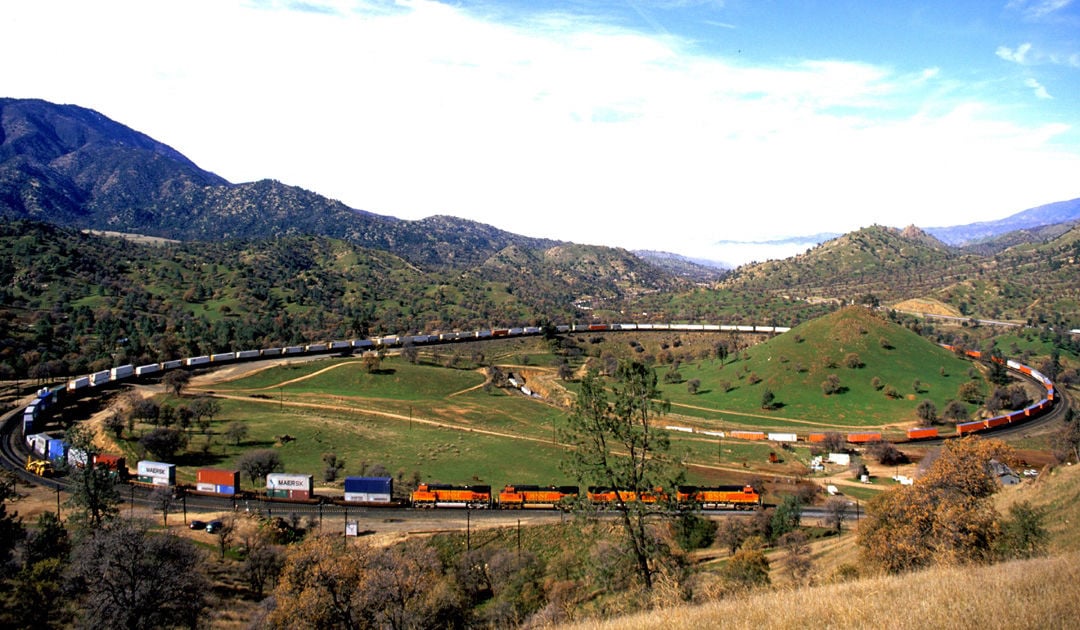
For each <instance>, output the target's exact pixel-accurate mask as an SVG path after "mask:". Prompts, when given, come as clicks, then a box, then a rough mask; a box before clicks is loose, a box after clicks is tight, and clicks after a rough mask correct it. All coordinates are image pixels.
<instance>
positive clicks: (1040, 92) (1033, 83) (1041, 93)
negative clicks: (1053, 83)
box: [1024, 79, 1054, 99]
mask: <svg viewBox="0 0 1080 630" xmlns="http://www.w3.org/2000/svg"><path fill="white" fill-rule="evenodd" d="M1024 85H1026V86H1028V87H1029V88H1031V89H1032V90H1034V92H1035V98H1040V99H1052V98H1054V97H1053V96H1050V93H1049V92H1047V91H1046V88H1045V87H1043V85H1042V84H1041V83H1039V82H1038V81H1037V80H1035V79H1028V80H1026V81H1024Z"/></svg>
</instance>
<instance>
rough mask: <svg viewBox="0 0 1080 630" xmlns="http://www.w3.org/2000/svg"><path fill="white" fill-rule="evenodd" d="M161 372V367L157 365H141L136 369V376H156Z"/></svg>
mask: <svg viewBox="0 0 1080 630" xmlns="http://www.w3.org/2000/svg"><path fill="white" fill-rule="evenodd" d="M160 371H161V366H160V365H158V364H157V363H150V364H148V365H140V366H139V367H137V368H135V374H136V375H137V376H146V375H147V374H154V373H156V372H160Z"/></svg>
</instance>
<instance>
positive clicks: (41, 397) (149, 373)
mask: <svg viewBox="0 0 1080 630" xmlns="http://www.w3.org/2000/svg"><path fill="white" fill-rule="evenodd" d="M633 330H647V331H653V330H659V331H665V330H666V331H683V332H692V331H701V332H724V331H731V332H742V333H766V334H779V333H783V332H787V331H788V328H786V327H777V326H746V325H712V324H629V323H615V324H575V325H560V326H557V327H556V331H557V332H558V333H563V334H565V333H584V332H612V331H633ZM543 333H544V331H543V329H541V328H540V327H537V326H523V327H513V328H496V329H485V330H476V331H469V332H450V333H440V334H429V335H402V336H399V335H391V336H383V337H373V338H370V339H354V340H333V341H326V342H320V343H312V344H307V345H295V346H282V347H275V348H266V349H262V350H240V351H236V352H223V353H214V354H208V355H202V356H197V357H188V358H184V359H175V360H170V361H163V362H160V363H151V364H147V365H139V366H134V365H122V366H118V367H114V368H112V369H109V370H101V371H98V372H95V373H93V374H89V375H86V376H80V377H76V378H73V379H71V380H69V381H67V382H66V383H63V384H60V385H57V386H54V387H51V388H44V389H41V390H39V391H38V392H37V394H36V396H35V397H34V399H33V400H32V401H31V403H30V404H29V405H27V407H26V409H25V410H24V412H23V415H22V423H21V429H22V435H23V437H24V440H25V442H26V444H27V445H28V447H29V449H30V451H31V452H32V453H33V454H35V455H37V456H40V457H45V458H47V459H50V460H53V461H55V460H57V459H59V458H61V457H63V456H64V455H68V451H67V445H66V444H64V443H63V442H62V440H58V439H55V438H51V437H50V436H48V435H47V434H44V433H40V430H41V428H42V425H44V424H45V422H46V421H47V420H48V418H49V416H50V415H51V414H52V412H53V411H54V410H55V409H57V408H58V407H59V404H60V403H61V402H62V401H64V400H65V399H77V398H79V397H81V396H85V395H88V394H89V393H91V392H93V391H95V390H99V389H101V388H104V387H106V386H111V385H115V384H118V383H123V382H129V381H137V380H141V379H148V378H156V377H160V376H161V375H162V374H163V373H165V372H167V371H169V370H175V369H191V368H199V367H204V366H205V367H214V366H217V365H222V364H229V363H234V362H240V361H253V360H258V359H282V358H290V357H297V356H305V355H329V354H347V353H352V352H356V351H360V352H365V351H369V350H381V349H387V348H401V347H404V346H408V345H414V346H415V345H424V344H443V343H455V342H462V341H469V340H485V339H497V338H505V337H519V336H535V335H541V334H543ZM943 347H945V348H946V349H948V350H951V351H955V352H958V350H957V348H955V347H953V346H949V345H944V344H943ZM964 354H966V356H968V357H969V358H971V359H974V360H982V359H983V357H982V353H980V352H978V351H970V350H969V351H964ZM994 360H997V361H1000V362H1003V363H1004V364H1005V366H1006V367H1007V369H1010V370H1012V371H1014V372H1017V373H1019V374H1022V375H1024V376H1026V377H1029V378H1032V379H1034V380H1035V381H1037V382H1039V383H1040V384H1042V386H1043V388H1044V390H1045V396H1043V397H1041V398H1040V399H1039V400H1038V401H1037V402H1035V403H1033V404H1032V405H1029V406H1028V407H1026V408H1024V409H1021V410H1019V411H1013V412H1010V413H1007V414H1004V415H1000V416H996V417H994V418H989V419H985V420H977V421H973V422H967V423H962V424H958V425H957V427H956V434H957V436H964V435H968V434H971V433H976V432H980V431H987V430H991V429H995V428H998V427H1001V426H1006V425H1010V424H1014V423H1017V422H1022V421H1025V420H1029V419H1031V418H1035V417H1037V416H1040V415H1042V414H1045V413H1046V412H1047V411H1049V410H1050V409H1051V408H1052V407H1053V404H1054V401H1055V388H1054V384H1053V382H1051V380H1050V379H1049V378H1047V377H1046V376H1045V375H1044V374H1042V373H1041V372H1039V371H1038V370H1035V369H1032V368H1030V367H1028V366H1026V365H1023V364H1021V363H1018V362H1016V361H1013V360H1008V361H1005V360H1003V359H997V358H995V359H994ZM522 390H523V391H525V390H524V388H523V387H522ZM666 428H667V429H668V430H672V431H679V432H686V433H696V434H700V435H704V436H709V437H730V438H733V439H743V440H769V441H772V442H778V443H785V442H797V441H805V442H810V443H815V442H823V441H825V434H824V433H810V434H807V435H805V436H799V435H797V434H794V433H766V432H764V431H748V430H735V431H730V432H728V433H727V434H725V433H724V432H722V431H711V430H702V429H698V428H693V427H680V426H668V427H666ZM5 430H7V429H5ZM35 432H38V433H35ZM937 437H941V436H939V434H938V430H937V428H934V427H925V428H924V427H918V428H912V429H908V431H907V439H908V440H909V441H913V440H922V439H933V438H937ZM883 439H884V438H883V436H882V434H881V433H877V432H854V433H848V434H847V435H846V440H847V442H849V443H852V444H866V443H871V442H877V441H882V440H883ZM69 457H70V455H69ZM77 458H78V454H76V459H77ZM84 463H85V462H84ZM142 464H143V462H140V466H141V465H142ZM114 468H115V464H114ZM119 468H123V466H122V465H121V466H120V467H119ZM119 468H117V470H119ZM166 468H167V467H166ZM143 472H144V471H142V470H141V468H140V469H139V474H138V475H136V476H135V479H134V481H135V482H136V483H148V484H150V485H160V484H175V479H173V480H172V481H171V482H169V481H165V482H163V481H162V480H161V477H160V476H157V477H155V476H153V475H149V474H143ZM165 474H166V475H167V474H168V473H165ZM144 477H145V478H146V479H140V478H144ZM308 478H309V479H310V476H309V477H308ZM199 483H200V485H203V490H206V489H207V488H208V487H209V485H210V484H211V483H212V482H210V481H200V482H199ZM213 485H215V486H224V487H226V488H228V487H230V485H229V483H215V484H213ZM231 487H234V488H236V487H238V481H236V482H234V483H233V484H232V486H231ZM422 488H423V490H421V489H418V490H417V492H414V493H413V495H414V496H413V497H411V503H412V504H413V505H416V506H418V507H428V506H431V507H439V506H440V504H444V505H446V506H450V505H455V506H456V505H464V506H467V507H474V506H480V505H483V504H485V503H486V504H488V505H498V506H500V507H506V508H510V509H514V508H522V509H525V508H533V507H539V506H541V505H544V506H547V505H555V504H558V503H560V502H561V501H562V500H563V498H564V497H561V496H559V493H562V494H568V492H567V491H566V489H565V488H564V489H563V490H559V489H557V488H555V489H553V488H547V489H542V488H539V487H535V486H507V489H504V492H502V493H499V494H498V495H492V493H491V490H490V487H489V488H487V490H486V493H487V498H486V499H485V498H484V496H483V494H484V492H482V491H478V490H476V489H474V490H473V492H476V493H478V494H479V495H480V496H468V495H466V494H462V495H457V494H454V493H456V492H458V491H459V490H461V488H458V487H455V486H448V487H443V486H441V485H438V484H429V485H427V486H422ZM466 488H467V487H466ZM293 490H295V489H290V488H281V489H279V492H277V493H271V494H269V495H268V496H269V498H272V499H278V500H282V499H284V500H288V499H298V500H300V499H302V497H300V494H295V495H294V494H291V492H293ZM574 490H575V492H574V494H575V495H576V488H575V489H574ZM196 491H197V492H198V491H200V490H199V488H198V487H197V488H196ZM307 492H308V495H309V497H310V495H311V490H310V483H309V484H308V490H307ZM364 492H366V491H356V492H350V491H349V489H348V488H346V496H345V497H342V498H340V499H333V500H334V501H335V502H336V501H340V502H345V503H348V502H349V498H348V495H350V494H352V495H353V496H354V497H355V496H357V495H359V494H363V493H364ZM418 493H419V494H418ZM211 494H222V493H216V492H211ZM381 494H388V493H381ZM593 495H594V496H590V497H589V499H590V500H591V501H593V502H594V503H603V502H604V501H605V499H604V498H602V497H603V496H608V497H610V496H611V494H610V491H609V492H608V493H606V494H605V493H602V492H596V493H593ZM496 497H497V498H496ZM641 499H642V500H645V501H648V500H649V498H648V497H647V496H645V497H642V498H641ZM303 500H312V499H310V498H308V499H303ZM624 500H625V497H624ZM634 500H637V497H635V498H634ZM354 502H366V501H363V500H359V501H357V500H356V499H355V498H354ZM373 502H376V503H378V502H382V501H381V499H379V500H375V501H373ZM699 502H700V503H703V504H706V503H715V504H717V505H721V504H725V502H723V501H708V500H701V501H699ZM739 504H740V505H741V504H742V503H739Z"/></svg>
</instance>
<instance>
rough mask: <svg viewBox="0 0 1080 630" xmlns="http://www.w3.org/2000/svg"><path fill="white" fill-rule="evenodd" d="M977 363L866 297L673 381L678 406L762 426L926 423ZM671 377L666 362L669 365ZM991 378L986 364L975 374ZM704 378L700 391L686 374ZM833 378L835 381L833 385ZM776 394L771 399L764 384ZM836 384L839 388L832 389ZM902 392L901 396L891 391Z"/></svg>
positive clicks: (670, 392) (685, 369) (687, 369)
mask: <svg viewBox="0 0 1080 630" xmlns="http://www.w3.org/2000/svg"><path fill="white" fill-rule="evenodd" d="M971 365H972V364H971V363H970V362H968V361H967V360H965V359H963V358H960V357H958V356H956V355H954V354H953V353H952V352H949V351H948V350H946V349H944V348H942V347H940V346H938V345H937V344H935V343H933V342H931V341H928V340H926V339H924V338H922V337H920V336H919V335H917V334H915V333H913V332H911V331H909V330H907V329H905V328H903V327H901V326H898V325H896V324H893V323H891V322H888V321H886V320H885V319H883V318H882V317H880V316H879V315H877V314H876V313H874V312H873V311H870V310H868V309H865V308H862V307H850V308H844V309H841V310H839V311H837V312H835V313H831V314H829V315H826V316H823V317H820V318H817V319H814V320H812V321H809V322H806V323H804V324H802V325H800V326H798V327H796V328H793V329H792V330H791V331H789V332H787V333H784V334H782V335H778V336H776V337H774V338H772V339H770V340H768V341H766V342H764V343H761V344H759V345H756V346H753V347H751V348H749V349H747V350H744V351H742V352H741V353H738V354H737V355H735V356H729V357H728V358H727V360H726V361H725V362H723V363H722V362H721V361H719V360H717V359H710V360H705V361H701V362H698V363H694V364H692V365H690V364H683V365H682V366H680V367H679V373H680V375H681V380H680V382H677V383H669V384H666V385H664V387H663V390H664V394H665V396H667V397H668V399H669V400H671V402H672V411H673V413H676V414H685V415H687V416H692V417H697V418H699V419H701V420H702V421H703V422H705V423H707V424H715V423H716V422H717V421H720V422H721V423H723V424H724V426H732V427H736V428H737V425H741V426H745V427H753V428H762V429H772V428H776V429H783V430H792V431H804V432H808V431H815V430H828V429H837V430H844V429H852V428H861V427H896V428H898V429H899V428H903V427H906V426H915V425H918V424H924V421H922V420H920V419H919V418H918V416H917V415H916V408H917V407H918V405H919V403H920V402H921V401H922V400H930V401H932V402H933V403H934V405H935V406H936V407H937V409H938V410H941V409H943V408H944V407H945V405H946V404H947V403H948V402H949V401H950V400H953V399H954V398H956V395H957V390H958V389H959V387H960V385H961V384H963V383H965V382H966V381H968V380H970V379H971V378H972V377H971V376H969V373H970V372H971V371H970V368H971ZM659 371H660V375H661V380H663V376H664V374H663V371H664V368H659ZM975 378H977V379H979V382H980V384H981V383H982V376H981V373H978V375H977V376H976V377H975ZM691 379H697V380H698V381H699V383H700V384H699V386H698V393H696V394H691V393H690V392H689V391H688V390H689V388H688V387H687V385H686V382H688V381H690V380H691ZM830 380H831V386H829V385H827V383H829V382H830ZM766 389H768V390H769V391H771V392H772V393H773V395H774V399H773V401H772V404H771V405H769V406H767V407H763V405H762V403H763V393H764V391H765V390H766ZM829 390H831V393H827V391H829ZM890 393H892V394H893V396H889V395H888V394H890Z"/></svg>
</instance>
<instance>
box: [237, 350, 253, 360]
mask: <svg viewBox="0 0 1080 630" xmlns="http://www.w3.org/2000/svg"><path fill="white" fill-rule="evenodd" d="M257 356H259V351H258V350H241V351H239V352H237V353H236V358H237V359H254V358H255V357H257Z"/></svg>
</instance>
